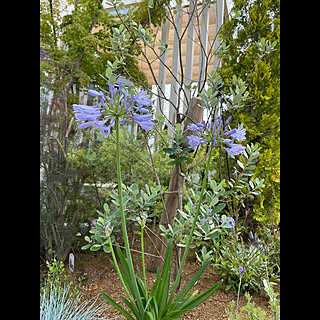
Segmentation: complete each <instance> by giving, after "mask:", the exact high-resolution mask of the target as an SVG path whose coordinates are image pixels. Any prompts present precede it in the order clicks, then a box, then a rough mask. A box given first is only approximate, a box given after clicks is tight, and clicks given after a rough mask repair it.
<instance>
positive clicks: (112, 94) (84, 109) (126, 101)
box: [73, 82, 154, 138]
mask: <svg viewBox="0 0 320 320" xmlns="http://www.w3.org/2000/svg"><path fill="white" fill-rule="evenodd" d="M122 88H123V84H122V83H121V82H120V83H119V88H118V89H117V88H116V87H115V86H113V85H112V84H109V94H108V95H105V94H104V93H103V92H102V91H100V92H98V91H96V90H92V89H90V90H88V94H89V95H90V96H92V97H98V99H99V102H98V104H97V105H96V106H86V105H76V104H74V105H73V110H74V111H73V112H74V114H75V117H76V121H79V122H83V123H81V124H80V125H79V126H78V128H79V129H84V128H88V127H90V126H92V125H93V126H94V127H96V128H97V129H100V134H102V135H104V137H105V138H108V136H109V134H110V132H111V128H112V126H113V125H114V124H115V119H116V117H119V120H120V123H121V125H122V126H123V125H125V124H126V123H127V121H128V119H133V121H135V122H136V123H137V124H138V125H140V126H141V127H142V128H143V129H145V130H151V129H152V128H153V126H154V123H153V122H152V121H151V117H152V115H151V114H150V113H149V110H148V109H146V108H144V107H147V106H151V105H152V100H151V99H150V96H148V95H147V94H146V91H142V92H140V93H139V94H138V95H137V96H134V95H130V94H129V92H128V90H127V89H126V90H123V89H122Z"/></svg>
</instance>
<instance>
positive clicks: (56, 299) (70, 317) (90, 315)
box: [40, 285, 116, 320]
mask: <svg viewBox="0 0 320 320" xmlns="http://www.w3.org/2000/svg"><path fill="white" fill-rule="evenodd" d="M92 300H93V302H92ZM96 300H97V297H95V298H93V299H90V300H86V301H84V302H82V303H80V294H78V295H76V296H70V294H69V288H68V287H64V290H55V288H54V287H53V286H52V285H51V287H46V288H45V289H44V291H43V292H42V293H41V294H40V320H57V319H59V320H111V319H110V318H109V319H107V318H101V317H100V315H101V314H102V313H103V312H104V311H105V310H106V309H108V308H109V306H106V304H104V303H103V304H98V305H96ZM112 319H116V318H112Z"/></svg>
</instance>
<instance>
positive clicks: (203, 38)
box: [198, 2, 210, 88]
mask: <svg viewBox="0 0 320 320" xmlns="http://www.w3.org/2000/svg"><path fill="white" fill-rule="evenodd" d="M209 6H210V3H206V2H205V3H204V4H203V11H202V15H201V32H200V55H199V77H198V88H202V87H203V86H204V82H205V79H206V71H207V63H208V59H207V50H208V29H209Z"/></svg>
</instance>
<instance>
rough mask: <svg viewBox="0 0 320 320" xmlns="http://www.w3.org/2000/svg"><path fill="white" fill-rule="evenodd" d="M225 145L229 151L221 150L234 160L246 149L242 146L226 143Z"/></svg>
mask: <svg viewBox="0 0 320 320" xmlns="http://www.w3.org/2000/svg"><path fill="white" fill-rule="evenodd" d="M225 140H227V139H225ZM225 142H226V141H225ZM227 145H228V146H229V147H230V149H228V148H225V147H223V149H224V150H226V151H227V152H228V154H229V156H230V157H231V158H233V159H234V156H236V155H238V154H241V153H242V152H243V151H244V150H245V149H246V147H244V146H242V145H241V144H236V143H230V142H227Z"/></svg>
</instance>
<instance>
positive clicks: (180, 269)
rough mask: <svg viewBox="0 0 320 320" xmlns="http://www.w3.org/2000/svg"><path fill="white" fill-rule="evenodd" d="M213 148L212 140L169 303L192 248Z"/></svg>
mask: <svg viewBox="0 0 320 320" xmlns="http://www.w3.org/2000/svg"><path fill="white" fill-rule="evenodd" d="M213 150H214V144H213V143H212V142H211V144H210V148H209V155H208V160H207V165H206V169H205V174H204V178H203V181H202V187H201V193H200V198H199V201H198V205H197V208H196V214H195V217H194V220H193V223H192V227H191V231H190V235H189V238H188V242H187V245H186V248H185V251H184V254H183V257H182V260H181V263H180V268H179V270H178V273H177V277H176V279H175V281H174V284H173V288H172V291H171V295H170V299H169V303H171V302H172V300H173V298H174V294H175V292H176V290H177V287H178V284H179V281H180V277H181V274H182V270H183V267H184V264H185V262H186V260H187V256H188V251H189V248H190V245H191V242H192V238H193V232H194V229H195V227H196V223H197V220H198V217H199V213H200V207H201V202H202V199H203V195H204V190H205V188H206V184H207V178H208V172H209V165H210V162H211V157H212V153H213Z"/></svg>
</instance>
